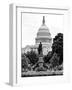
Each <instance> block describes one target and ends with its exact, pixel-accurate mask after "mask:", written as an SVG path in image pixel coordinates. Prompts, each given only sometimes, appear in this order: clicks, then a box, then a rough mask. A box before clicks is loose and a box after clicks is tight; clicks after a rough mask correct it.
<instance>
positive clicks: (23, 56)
mask: <svg viewBox="0 0 72 90" xmlns="http://www.w3.org/2000/svg"><path fill="white" fill-rule="evenodd" d="M29 62H30V61H29V59H28V58H27V57H26V56H25V54H22V63H21V64H22V65H21V66H22V69H24V70H26V69H28V63H29Z"/></svg>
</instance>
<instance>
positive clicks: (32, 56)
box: [26, 51, 38, 65]
mask: <svg viewBox="0 0 72 90" xmlns="http://www.w3.org/2000/svg"><path fill="white" fill-rule="evenodd" d="M26 56H27V57H28V59H29V60H30V63H31V64H32V65H34V64H35V63H36V62H37V61H38V54H36V53H35V52H34V51H30V52H27V54H26Z"/></svg>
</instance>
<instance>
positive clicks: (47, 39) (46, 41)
mask: <svg viewBox="0 0 72 90" xmlns="http://www.w3.org/2000/svg"><path fill="white" fill-rule="evenodd" d="M40 42H41V43H42V50H43V55H46V54H47V53H48V52H49V51H51V50H52V48H51V46H52V38H51V33H50V32H49V28H48V27H47V26H46V24H45V16H43V20H42V25H41V27H40V28H39V30H38V32H37V37H36V38H35V45H27V46H26V47H25V48H22V53H27V52H28V51H31V50H33V51H35V52H37V53H38V46H39V44H40Z"/></svg>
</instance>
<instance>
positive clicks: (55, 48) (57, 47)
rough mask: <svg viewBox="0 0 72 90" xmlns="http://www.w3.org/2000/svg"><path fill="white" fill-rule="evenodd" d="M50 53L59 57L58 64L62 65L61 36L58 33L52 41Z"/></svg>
mask: <svg viewBox="0 0 72 90" xmlns="http://www.w3.org/2000/svg"><path fill="white" fill-rule="evenodd" d="M52 52H53V53H57V54H58V56H59V57H60V59H59V64H62V63H63V34H62V33H58V34H57V35H56V36H55V38H54V39H53V44H52Z"/></svg>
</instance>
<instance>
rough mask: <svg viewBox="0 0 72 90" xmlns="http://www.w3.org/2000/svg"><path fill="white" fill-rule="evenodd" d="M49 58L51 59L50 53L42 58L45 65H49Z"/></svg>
mask: <svg viewBox="0 0 72 90" xmlns="http://www.w3.org/2000/svg"><path fill="white" fill-rule="evenodd" d="M51 57H52V51H50V52H48V54H47V55H45V56H44V58H43V59H44V62H45V63H50V62H49V60H50V58H51Z"/></svg>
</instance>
